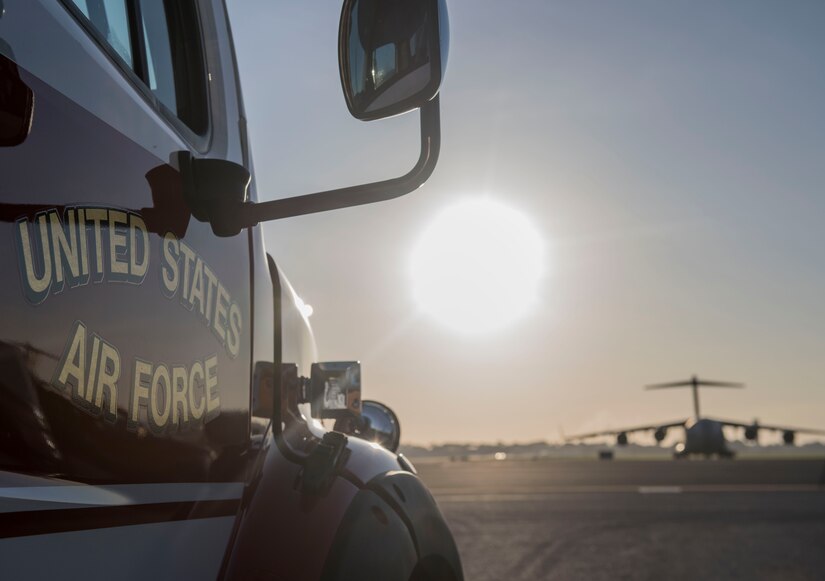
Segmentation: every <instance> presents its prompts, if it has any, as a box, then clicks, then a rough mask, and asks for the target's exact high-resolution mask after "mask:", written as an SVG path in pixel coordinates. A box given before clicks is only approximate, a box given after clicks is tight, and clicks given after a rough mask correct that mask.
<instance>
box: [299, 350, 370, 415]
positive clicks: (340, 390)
mask: <svg viewBox="0 0 825 581" xmlns="http://www.w3.org/2000/svg"><path fill="white" fill-rule="evenodd" d="M309 392H310V393H309V400H310V404H311V407H312V409H311V413H312V417H314V418H319V419H326V418H332V419H344V418H358V417H360V415H361V364H360V363H359V362H358V361H332V362H325V363H313V364H312V369H311V373H310V379H309Z"/></svg>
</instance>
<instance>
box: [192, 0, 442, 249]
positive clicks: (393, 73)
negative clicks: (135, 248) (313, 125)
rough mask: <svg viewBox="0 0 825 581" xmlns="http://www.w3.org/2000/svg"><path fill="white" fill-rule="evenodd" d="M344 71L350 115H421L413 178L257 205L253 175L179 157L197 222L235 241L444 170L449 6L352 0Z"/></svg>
mask: <svg viewBox="0 0 825 581" xmlns="http://www.w3.org/2000/svg"><path fill="white" fill-rule="evenodd" d="M338 39H339V47H338V48H339V55H338V62H339V69H340V73H341V82H342V84H343V88H344V95H345V97H346V100H347V106H348V107H349V110H350V112H351V113H352V114H353V115H354V116H355V117H357V118H358V119H363V120H371V119H381V118H384V117H389V116H392V115H398V114H400V113H404V112H406V111H411V110H413V109H419V110H420V115H421V147H420V153H419V155H418V161H417V162H416V164H415V165H414V166H413V167H412V169H410V171H408V172H407V173H406V174H404V175H402V176H399V177H395V178H391V179H387V180H383V181H379V182H372V183H368V184H360V185H357V186H349V187H345V188H337V189H334V190H327V191H324V192H316V193H313V194H305V195H302V196H295V197H292V198H283V199H279V200H271V201H268V202H250V201H249V196H248V193H247V187H248V186H249V179H250V175H249V172H248V171H247V170H246V169H245V168H243V167H241V166H239V165H238V164H236V163H234V162H231V161H227V160H220V159H204V158H195V157H192V156H191V155H190V154H189V152H188V151H184V152H180V153H179V155H178V157H177V165H178V170H179V171H180V173H181V178H182V181H183V194H184V198H185V199H186V201H187V203H188V205H189V208H190V210H191V212H192V215H193V216H194V217H195V219H197V220H200V221H201V222H209V223H210V224H211V226H212V231H213V232H214V233H215V235H216V236H235V235H237V234H238V233H240V232H241V230H243V229H244V228H249V227H251V226H254V225H255V224H258V223H260V222H267V221H269V220H278V219H281V218H288V217H291V216H301V215H304V214H313V213H315V212H326V211H329V210H337V209H340V208H349V207H352V206H359V205H361V204H372V203H374V202H382V201H386V200H391V199H393V198H398V197H400V196H403V195H406V194H409V193H410V192H412V191H415V190H416V189H418V188H419V187H421V186H422V185H424V182H426V181H427V179H429V177H430V175H431V174H432V173H433V170H434V169H435V166H436V163H438V154H439V151H440V149H441V109H440V105H439V95H438V88H439V86H440V84H441V79H442V78H443V76H444V67H445V66H446V64H447V47H448V44H449V27H448V23H447V7H446V4H445V0H345V2H344V8H343V11H342V13H341V26H340V28H339V32H338Z"/></svg>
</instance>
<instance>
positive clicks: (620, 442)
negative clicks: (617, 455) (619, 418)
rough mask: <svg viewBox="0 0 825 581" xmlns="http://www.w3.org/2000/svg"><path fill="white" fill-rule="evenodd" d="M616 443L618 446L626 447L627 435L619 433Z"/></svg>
mask: <svg viewBox="0 0 825 581" xmlns="http://www.w3.org/2000/svg"><path fill="white" fill-rule="evenodd" d="M616 443H617V444H618V445H619V446H627V434H626V433H625V432H620V433H619V435H617V436H616Z"/></svg>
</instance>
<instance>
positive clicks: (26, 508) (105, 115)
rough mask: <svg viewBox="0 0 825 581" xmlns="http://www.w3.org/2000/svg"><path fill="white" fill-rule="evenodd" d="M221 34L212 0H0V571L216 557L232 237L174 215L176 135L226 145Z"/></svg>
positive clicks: (112, 567) (180, 140)
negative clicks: (1, 246) (0, 249)
mask: <svg viewBox="0 0 825 581" xmlns="http://www.w3.org/2000/svg"><path fill="white" fill-rule="evenodd" d="M229 43H230V41H229V35H228V27H227V23H226V21H225V14H224V13H223V2H221V1H219V0H215V1H212V0H174V1H172V0H167V1H162V0H63V1H55V0H3V1H2V2H0V76H1V78H0V133H3V132H5V133H6V135H0V216H1V217H2V219H1V220H0V237H2V240H3V242H4V247H5V251H4V252H2V253H0V304H2V306H0V321H2V323H0V325H1V326H0V562H2V563H3V573H2V576H3V578H5V579H14V578H26V579H33V578H41V577H50V578H51V577H57V575H58V574H59V575H60V576H61V577H62V578H81V575H82V576H83V577H89V576H92V577H96V576H102V575H104V574H105V575H109V576H113V578H119V579H124V578H137V577H140V578H146V576H147V575H151V576H152V578H154V579H160V578H179V579H180V578H187V579H201V578H209V577H210V576H211V577H214V576H215V574H216V573H217V571H218V569H219V567H220V563H221V559H222V557H223V553H224V551H225V547H226V544H227V542H228V539H229V536H230V534H231V529H232V526H233V522H234V516H235V514H236V513H237V510H238V506H239V502H240V497H241V494H242V490H243V471H244V468H245V467H244V464H243V452H244V450H246V448H247V443H248V439H249V401H250V396H249V393H250V387H249V382H250V375H251V373H250V350H251V345H250V343H251V339H250V337H251V334H250V329H251V320H250V256H249V248H250V242H249V235H248V231H245V232H243V233H241V234H240V235H237V236H234V237H230V238H217V237H215V236H214V235H213V234H212V232H211V230H210V228H209V226H208V225H205V224H202V223H199V222H197V221H196V220H194V219H193V218H192V217H191V215H190V213H189V210H188V206H187V204H186V203H185V201H184V199H183V197H182V190H181V180H180V176H179V173H178V171H177V166H176V159H177V157H176V156H177V152H180V151H189V152H190V153H191V154H192V155H193V156H198V157H219V158H222V159H229V160H232V161H235V162H237V163H245V159H244V158H245V155H244V153H243V152H244V147H243V145H242V141H241V138H240V131H239V126H240V125H239V122H240V119H241V115H240V113H239V105H238V96H237V95H238V94H237V89H236V84H235V76H234V69H233V64H232V53H231V45H230V44H229ZM26 103H28V105H26ZM15 131H16V133H14V132H15Z"/></svg>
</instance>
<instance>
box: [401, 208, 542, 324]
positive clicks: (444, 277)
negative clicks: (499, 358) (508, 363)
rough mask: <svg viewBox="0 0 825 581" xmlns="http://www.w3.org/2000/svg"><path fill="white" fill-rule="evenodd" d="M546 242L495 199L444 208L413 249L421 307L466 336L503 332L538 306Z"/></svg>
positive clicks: (525, 220) (414, 276) (415, 289)
mask: <svg viewBox="0 0 825 581" xmlns="http://www.w3.org/2000/svg"><path fill="white" fill-rule="evenodd" d="M544 266H545V265H544V243H543V240H542V238H541V236H540V235H539V233H538V232H537V231H536V229H535V227H534V226H533V225H532V224H531V223H530V220H529V219H528V218H527V217H526V216H525V215H524V214H522V213H520V212H518V211H516V210H514V209H512V208H510V207H509V206H506V205H504V204H502V203H500V202H496V201H494V200H490V199H475V200H468V201H464V202H461V203H459V204H457V205H455V206H451V207H449V208H447V209H446V210H444V211H443V212H441V213H440V214H439V215H438V216H436V218H435V219H434V220H433V222H432V223H431V224H430V225H429V226H428V227H427V228H426V230H425V231H424V232H423V234H422V235H421V238H420V239H419V241H418V243H417V244H416V246H415V248H414V250H413V254H412V279H413V294H414V297H415V300H416V302H417V303H418V305H419V307H420V308H421V309H422V310H423V311H424V312H426V313H428V314H429V315H431V316H432V317H433V318H435V319H436V320H437V321H438V322H439V323H441V324H443V325H446V326H447V327H449V328H451V329H453V330H454V331H457V332H459V333H462V334H481V333H488V332H491V331H495V330H498V329H501V328H503V327H505V326H507V325H509V324H511V323H513V322H514V321H516V320H518V319H520V318H521V317H523V316H525V315H526V314H528V313H529V312H530V311H531V310H533V309H534V308H535V306H536V304H537V302H538V301H537V292H538V286H539V282H540V280H541V278H542V276H543V274H544Z"/></svg>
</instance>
